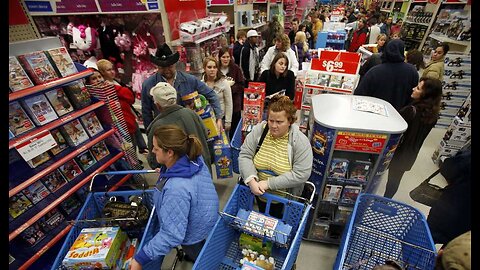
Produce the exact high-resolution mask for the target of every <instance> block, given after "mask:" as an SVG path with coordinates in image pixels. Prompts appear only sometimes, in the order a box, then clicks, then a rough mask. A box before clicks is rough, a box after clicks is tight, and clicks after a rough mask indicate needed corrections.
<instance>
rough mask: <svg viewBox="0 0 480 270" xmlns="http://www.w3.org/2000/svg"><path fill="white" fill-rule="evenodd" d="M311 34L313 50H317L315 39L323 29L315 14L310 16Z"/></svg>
mask: <svg viewBox="0 0 480 270" xmlns="http://www.w3.org/2000/svg"><path fill="white" fill-rule="evenodd" d="M311 17H312V33H313V46H314V47H313V48H315V49H317V45H316V44H317V37H318V33H319V32H321V31H322V29H323V23H322V21H321V20H320V18H319V17H318V15H317V14H315V13H314V14H312V15H311Z"/></svg>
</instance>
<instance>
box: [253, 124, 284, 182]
mask: <svg viewBox="0 0 480 270" xmlns="http://www.w3.org/2000/svg"><path fill="white" fill-rule="evenodd" d="M288 135H289V132H287V134H285V135H284V136H282V137H280V138H276V139H275V138H273V136H272V135H271V134H270V131H268V133H267V136H265V139H264V141H263V143H262V146H261V147H260V150H259V151H258V153H257V154H256V155H255V157H254V158H253V164H254V165H255V168H256V169H257V171H258V178H259V181H262V180H268V178H269V177H272V175H270V174H268V173H264V172H261V171H262V170H268V171H271V172H273V173H274V174H275V175H281V174H283V173H285V172H288V171H291V170H292V166H291V165H290V162H289V161H288V150H287V149H288Z"/></svg>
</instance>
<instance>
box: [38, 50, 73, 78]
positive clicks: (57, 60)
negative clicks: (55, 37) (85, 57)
mask: <svg viewBox="0 0 480 270" xmlns="http://www.w3.org/2000/svg"><path fill="white" fill-rule="evenodd" d="M45 52H46V54H47V57H49V59H50V60H51V62H52V63H53V64H54V67H55V68H56V70H57V71H58V75H59V76H61V77H65V76H68V75H72V74H75V73H77V72H78V70H77V68H76V67H75V64H74V63H73V61H72V58H71V57H70V54H69V53H68V51H67V49H66V48H65V47H60V48H54V49H50V50H47V51H45Z"/></svg>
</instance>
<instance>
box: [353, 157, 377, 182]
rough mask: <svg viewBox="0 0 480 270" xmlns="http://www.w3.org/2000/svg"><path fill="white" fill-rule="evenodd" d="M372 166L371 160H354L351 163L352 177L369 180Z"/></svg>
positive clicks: (363, 180)
mask: <svg viewBox="0 0 480 270" xmlns="http://www.w3.org/2000/svg"><path fill="white" fill-rule="evenodd" d="M371 167H372V163H371V162H370V161H364V160H354V161H353V162H352V164H351V165H350V179H354V180H360V181H362V182H365V181H367V177H368V172H369V171H370V168H371Z"/></svg>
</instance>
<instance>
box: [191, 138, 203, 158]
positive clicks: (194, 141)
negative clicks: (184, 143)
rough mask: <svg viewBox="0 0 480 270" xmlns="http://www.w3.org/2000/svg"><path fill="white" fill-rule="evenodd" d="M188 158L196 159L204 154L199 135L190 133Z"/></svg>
mask: <svg viewBox="0 0 480 270" xmlns="http://www.w3.org/2000/svg"><path fill="white" fill-rule="evenodd" d="M187 140H188V158H189V159H190V160H194V159H196V158H197V157H198V156H200V155H201V154H202V144H201V143H200V140H199V139H198V138H197V136H195V135H193V134H190V135H188V138H187Z"/></svg>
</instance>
